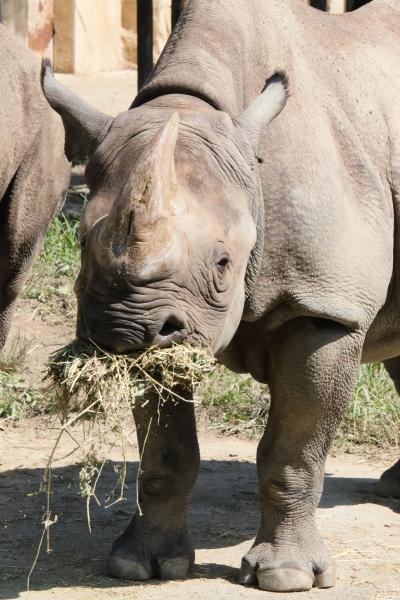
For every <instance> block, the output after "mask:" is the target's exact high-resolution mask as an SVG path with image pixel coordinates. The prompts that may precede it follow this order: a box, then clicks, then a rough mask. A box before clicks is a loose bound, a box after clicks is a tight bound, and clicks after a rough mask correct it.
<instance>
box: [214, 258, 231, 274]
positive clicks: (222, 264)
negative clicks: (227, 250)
mask: <svg viewBox="0 0 400 600" xmlns="http://www.w3.org/2000/svg"><path fill="white" fill-rule="evenodd" d="M229 263H230V258H229V256H228V255H227V254H224V255H223V256H221V258H220V259H219V260H218V262H217V267H218V270H219V271H220V272H221V273H224V272H225V271H226V268H227V266H228V265H229Z"/></svg>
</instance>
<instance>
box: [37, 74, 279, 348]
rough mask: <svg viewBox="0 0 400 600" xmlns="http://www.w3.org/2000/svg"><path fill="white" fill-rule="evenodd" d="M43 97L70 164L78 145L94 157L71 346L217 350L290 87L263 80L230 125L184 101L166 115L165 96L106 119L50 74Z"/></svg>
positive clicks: (234, 309) (253, 237)
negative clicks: (264, 138) (268, 132)
mask: <svg viewBox="0 0 400 600" xmlns="http://www.w3.org/2000/svg"><path fill="white" fill-rule="evenodd" d="M43 89H44V91H45V94H46V96H47V98H48V100H49V102H50V104H51V105H52V106H53V108H55V110H57V111H58V112H59V113H60V115H61V116H62V118H63V121H64V125H65V129H66V149H67V154H69V156H70V157H71V156H72V154H73V152H74V149H75V148H76V147H77V140H78V142H79V143H78V146H79V145H80V144H81V145H84V146H85V147H86V148H87V149H88V152H89V154H90V161H89V164H88V167H87V169H86V177H87V181H88V185H89V189H90V196H89V201H88V203H87V206H86V209H85V211H84V214H83V216H82V220H81V242H82V261H81V270H80V274H79V277H78V279H77V282H76V288H75V289H76V294H77V298H78V335H79V336H80V337H82V338H86V339H88V338H89V339H93V340H94V341H95V342H96V343H98V344H100V345H102V346H104V347H107V348H110V349H111V350H113V351H116V352H124V351H129V350H133V349H138V348H143V347H146V346H148V345H151V344H158V345H168V344H171V343H172V342H183V341H185V342H188V343H192V344H195V345H201V346H208V347H211V349H212V350H213V351H214V352H215V353H218V352H219V351H221V350H222V349H224V348H225V347H226V346H227V345H228V344H229V342H230V340H231V339H232V337H233V335H234V333H235V331H236V329H237V327H238V325H239V323H240V321H241V319H242V316H243V310H244V306H245V300H246V293H250V291H249V287H250V284H249V281H250V279H251V278H252V277H253V278H254V273H255V272H256V271H257V269H256V268H255V262H257V260H259V259H260V249H261V247H262V219H260V216H262V210H261V209H262V194H261V186H260V180H259V175H258V169H257V161H256V157H255V148H256V146H257V142H258V137H259V135H260V132H261V130H262V128H263V127H264V126H265V125H266V124H267V123H268V122H269V121H270V120H271V119H272V118H274V117H275V116H276V115H277V114H278V113H279V112H280V110H281V109H282V107H283V106H284V104H285V101H286V95H287V93H286V86H285V82H284V81H283V80H282V78H281V77H279V76H276V77H274V78H273V79H272V80H270V82H269V85H267V87H266V89H265V91H264V92H263V93H262V94H261V95H260V96H259V97H258V98H256V100H255V101H254V102H253V104H252V105H250V107H249V108H248V109H247V110H246V111H245V112H244V114H243V115H242V116H241V117H240V119H239V120H238V121H236V122H233V121H232V119H231V118H230V117H229V116H228V115H227V114H226V113H224V112H221V111H218V110H215V109H213V108H212V107H210V106H209V105H208V104H206V103H205V102H203V101H202V100H199V99H195V98H191V97H188V96H186V97H185V96H181V95H179V96H176V97H175V98H174V99H173V100H174V101H173V102H172V104H173V106H174V108H173V109H171V98H172V97H169V98H167V99H166V98H165V97H161V98H158V99H155V100H153V101H150V102H148V103H147V104H145V105H143V106H141V107H138V108H135V109H131V110H129V111H127V112H125V113H122V114H120V115H119V116H117V117H116V118H115V119H112V118H111V117H108V116H107V115H104V114H102V113H99V112H98V111H96V110H94V109H93V108H91V107H90V106H89V105H87V104H86V103H84V102H83V101H82V100H80V99H79V98H77V97H76V96H75V95H73V94H72V93H71V92H69V91H67V90H66V89H65V88H63V87H62V86H61V85H60V84H59V83H58V82H56V81H55V79H54V78H53V75H52V72H51V69H50V67H49V66H46V67H45V69H44V78H43ZM257 225H261V229H260V228H259V231H258V232H257ZM250 263H251V264H250ZM249 274H251V277H250V275H249ZM253 284H254V281H253Z"/></svg>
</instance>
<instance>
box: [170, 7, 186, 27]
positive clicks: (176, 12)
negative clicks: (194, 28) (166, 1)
mask: <svg viewBox="0 0 400 600" xmlns="http://www.w3.org/2000/svg"><path fill="white" fill-rule="evenodd" d="M185 5H186V0H172V4H171V13H172V14H171V24H172V29H173V28H174V27H175V25H176V23H177V21H178V19H179V15H180V14H181V12H182V11H183V9H184V8H185Z"/></svg>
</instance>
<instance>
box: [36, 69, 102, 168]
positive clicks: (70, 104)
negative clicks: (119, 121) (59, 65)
mask: <svg viewBox="0 0 400 600" xmlns="http://www.w3.org/2000/svg"><path fill="white" fill-rule="evenodd" d="M42 88H43V92H44V94H45V96H46V98H47V101H48V103H49V104H50V106H51V107H52V108H53V109H54V110H55V111H56V112H58V113H59V115H60V116H61V118H62V120H63V123H64V128H65V153H66V155H67V158H68V160H70V161H72V160H73V158H75V157H77V156H82V155H86V156H87V155H88V154H91V153H92V152H93V151H94V150H95V149H96V147H97V146H98V145H99V144H100V143H101V142H102V141H103V139H104V138H105V136H106V134H107V132H108V130H109V128H110V126H111V123H112V121H113V118H112V117H110V116H108V115H106V114H104V113H102V112H100V111H98V110H96V109H95V108H93V107H92V106H90V105H89V104H88V103H87V102H85V101H84V100H82V99H81V98H79V96H77V95H76V94H74V93H73V92H71V91H70V90H68V89H67V88H65V87H64V86H63V85H61V83H59V82H58V81H56V79H55V78H54V74H53V69H52V67H51V63H50V61H49V60H43V62H42Z"/></svg>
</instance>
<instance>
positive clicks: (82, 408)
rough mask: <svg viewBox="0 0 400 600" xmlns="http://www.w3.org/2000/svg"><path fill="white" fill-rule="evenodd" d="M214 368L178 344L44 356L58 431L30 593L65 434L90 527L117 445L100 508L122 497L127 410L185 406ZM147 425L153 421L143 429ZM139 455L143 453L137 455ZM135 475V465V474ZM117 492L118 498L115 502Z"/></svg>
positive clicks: (80, 348) (203, 354)
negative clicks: (117, 464)
mask: <svg viewBox="0 0 400 600" xmlns="http://www.w3.org/2000/svg"><path fill="white" fill-rule="evenodd" d="M214 364H215V359H214V358H213V357H212V356H211V355H210V353H209V352H207V351H206V350H203V349H198V348H193V347H190V346H186V345H182V344H180V345H178V344H175V345H173V346H171V347H169V348H157V347H155V346H154V347H150V348H148V349H147V350H145V351H143V352H140V353H138V352H136V353H132V354H121V355H119V354H117V355H116V354H111V353H109V352H106V351H105V350H102V349H101V348H99V347H98V346H96V345H94V344H92V343H86V342H81V341H79V340H75V341H73V342H72V343H70V344H68V345H67V346H65V347H64V348H61V349H60V350H57V351H56V352H54V353H53V354H52V355H51V356H50V359H49V363H48V372H47V376H46V379H47V380H48V382H49V385H48V393H49V395H48V398H49V403H48V411H49V412H50V413H51V414H55V415H57V416H58V417H59V418H60V419H61V428H60V432H59V435H58V437H57V440H56V443H55V445H54V447H53V450H52V452H51V455H50V458H49V461H48V465H47V469H46V472H45V476H44V480H43V484H42V489H43V490H44V491H45V492H46V494H47V507H46V512H45V514H44V517H43V525H44V528H43V534H42V538H41V540H40V543H39V546H38V550H37V555H36V558H35V561H34V564H33V565H32V569H31V572H30V574H29V577H28V588H29V580H30V576H31V574H32V572H33V570H34V568H35V566H36V563H37V560H38V557H39V554H40V551H41V547H42V545H43V542H44V540H45V538H46V536H47V551H50V539H49V529H50V526H51V525H53V524H54V523H55V522H56V521H57V516H52V512H51V506H50V499H51V468H52V464H53V461H54V455H55V451H56V449H57V447H58V444H59V442H60V440H61V437H62V435H63V434H64V433H67V434H68V435H69V436H70V437H71V438H72V439H73V440H74V442H75V443H76V449H75V450H77V451H79V453H80V459H81V462H82V466H81V469H80V473H79V493H80V495H81V496H82V497H83V498H85V499H86V503H87V517H88V525H89V528H90V510H89V509H90V501H91V499H92V498H93V499H94V500H95V501H96V502H97V503H98V504H100V501H99V500H98V498H97V496H96V487H97V483H98V481H99V478H100V476H101V473H102V470H103V468H104V466H105V464H106V462H107V457H109V456H110V452H111V449H112V448H113V447H114V446H115V445H116V444H118V443H119V444H120V446H121V450H122V459H123V460H122V467H121V468H120V469H119V470H117V471H116V478H117V482H116V486H115V489H114V490H113V492H112V493H111V494H110V497H109V499H108V503H106V506H111V505H112V504H115V503H116V502H119V501H120V500H122V499H123V492H124V486H125V477H126V455H125V439H126V431H125V429H124V424H125V423H126V415H127V410H129V411H130V410H132V408H133V407H134V406H137V404H138V403H139V406H144V405H145V404H147V403H148V402H149V401H150V400H149V398H151V399H152V401H154V399H155V400H156V401H157V402H158V414H160V409H161V407H162V405H163V404H164V403H165V402H174V403H177V402H191V401H192V400H188V399H187V398H186V396H188V397H189V398H191V397H192V393H193V390H194V388H195V387H196V386H197V385H198V384H199V383H200V382H201V381H202V380H203V379H204V377H205V376H206V375H208V374H209V373H210V372H211V371H212V370H213V368H214ZM188 392H189V393H188ZM181 394H184V396H185V397H184V396H183V395H181ZM77 423H82V425H83V428H84V436H83V441H78V440H77V439H76V437H75V435H74V432H73V430H72V429H71V428H72V426H73V425H76V424H77ZM150 425H151V421H150V423H149V428H150ZM110 434H112V435H111V436H110ZM110 439H111V440H112V441H111V442H110ZM143 452H144V448H143V449H142V456H143ZM142 456H141V458H142ZM139 471H140V465H139V469H138V475H139ZM137 487H138V486H137ZM116 490H119V494H118V496H117V498H116V499H115V497H116V493H115V492H116ZM138 509H139V510H140V506H138Z"/></svg>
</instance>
